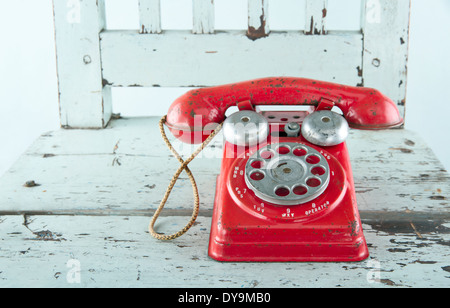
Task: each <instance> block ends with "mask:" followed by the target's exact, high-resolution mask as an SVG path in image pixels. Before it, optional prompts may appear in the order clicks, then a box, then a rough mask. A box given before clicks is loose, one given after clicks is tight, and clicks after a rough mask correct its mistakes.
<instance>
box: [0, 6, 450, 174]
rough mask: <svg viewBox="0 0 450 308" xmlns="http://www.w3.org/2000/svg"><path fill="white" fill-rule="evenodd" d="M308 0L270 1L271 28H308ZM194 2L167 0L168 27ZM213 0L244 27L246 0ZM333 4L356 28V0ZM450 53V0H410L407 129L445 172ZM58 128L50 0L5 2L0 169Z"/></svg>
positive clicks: (172, 93)
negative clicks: (418, 137) (305, 12)
mask: <svg viewBox="0 0 450 308" xmlns="http://www.w3.org/2000/svg"><path fill="white" fill-rule="evenodd" d="M56 1H62V0H56ZM303 1H304V0H272V1H271V2H270V4H269V14H270V15H269V18H270V27H271V29H274V30H276V29H279V30H282V29H288V30H289V29H298V28H303V27H304V24H305V21H304V17H303V16H302V14H301V13H300V14H298V13H297V12H302V8H303V5H304V2H303ZM393 1H395V0H393ZM190 3H191V1H189V0H162V7H161V9H162V18H163V19H162V27H163V29H177V28H178V29H180V28H181V29H189V28H190V27H191V23H192V12H191V4H190ZM215 4H216V29H245V28H246V25H247V19H246V18H247V17H246V1H243V0H215ZM107 5H108V6H107V10H108V13H109V14H110V15H109V16H110V18H109V19H108V28H110V29H114V28H126V29H137V28H138V15H137V14H138V13H137V0H107ZM284 5H288V6H290V10H289V12H291V14H290V15H286V14H283V13H282V10H281V8H282V7H283V6H284ZM329 6H330V7H329V10H328V12H329V14H328V19H327V24H328V26H329V28H330V29H358V27H359V20H358V19H359V6H360V1H359V0H329ZM171 13H172V14H171ZM230 16H232V18H230ZM387 48H388V47H387ZM449 57H450V1H449V0H431V1H427V0H412V15H411V35H410V52H409V64H408V85H407V87H408V90H407V91H408V92H407V100H406V128H407V129H409V130H413V131H416V132H418V133H420V135H421V136H422V137H423V139H425V140H426V142H427V143H428V145H429V146H431V148H432V149H433V151H434V152H435V153H436V155H437V156H438V157H439V159H440V160H441V161H442V163H443V164H444V166H445V167H446V169H447V170H450V145H449V142H450V137H449V133H450V120H449V119H450V60H449ZM187 90H188V89H186V88H183V89H132V91H133V92H129V91H130V90H127V89H115V90H114V93H113V95H114V96H113V104H114V112H116V113H121V114H122V116H134V115H140V116H142V115H162V114H164V113H165V111H166V110H167V108H168V106H169V105H170V103H171V102H172V101H173V100H174V99H175V98H176V97H177V96H179V95H180V94H182V93H184V92H185V91H187ZM150 102H157V104H152V103H150ZM58 128H59V109H58V90H57V79H56V63H55V47H54V29H53V11H52V1H51V0H0V175H1V174H2V173H3V172H5V171H6V170H7V169H8V168H9V167H10V166H11V165H12V164H13V163H14V161H15V160H16V159H17V158H18V156H19V155H20V154H22V153H23V152H24V151H25V150H26V149H27V147H28V146H29V145H30V144H31V143H32V142H33V141H34V140H35V139H36V138H37V137H38V136H39V135H41V134H42V133H44V132H47V131H51V130H55V129H58Z"/></svg>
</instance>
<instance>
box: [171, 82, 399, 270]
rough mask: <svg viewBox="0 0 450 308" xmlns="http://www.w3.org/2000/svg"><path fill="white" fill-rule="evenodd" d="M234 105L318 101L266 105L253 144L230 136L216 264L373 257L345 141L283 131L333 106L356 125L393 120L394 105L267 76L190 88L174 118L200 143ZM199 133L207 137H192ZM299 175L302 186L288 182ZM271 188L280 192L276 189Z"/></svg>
mask: <svg viewBox="0 0 450 308" xmlns="http://www.w3.org/2000/svg"><path fill="white" fill-rule="evenodd" d="M236 105H237V106H238V107H239V108H240V109H241V110H252V109H254V107H255V106H257V105H311V106H312V107H311V110H310V111H312V112H309V111H272V112H271V111H265V112H260V113H259V116H261V117H263V118H265V119H267V123H268V127H269V131H268V133H267V138H264V139H263V140H261V141H260V142H258V143H256V144H248V145H236V144H233V143H231V142H228V141H226V142H225V144H224V156H223V160H222V166H221V171H220V175H219V176H218V178H217V183H216V185H217V186H216V196H215V204H214V210H213V218H212V226H211V234H210V241H209V250H208V252H209V256H210V257H212V258H213V259H216V260H219V261H308V262H314V261H360V260H363V259H365V258H367V257H368V254H369V253H368V249H367V244H366V241H365V238H364V235H363V230H362V227H361V220H360V217H359V213H358V208H357V204H356V197H355V189H354V182H353V175H352V169H351V165H350V158H349V154H348V150H347V147H346V144H345V142H341V143H338V144H335V145H327V146H319V145H317V144H313V143H311V142H309V141H308V140H307V139H305V138H304V136H303V135H302V133H299V134H298V135H290V136H285V134H284V131H285V130H286V129H285V126H286V125H287V124H288V123H294V124H293V126H296V125H295V124H298V126H299V127H301V126H302V125H304V120H305V117H306V116H308V115H309V114H310V113H311V114H312V113H314V112H318V111H320V110H330V109H331V108H332V107H333V106H337V107H339V108H340V109H341V110H342V113H343V117H344V118H345V119H346V121H347V122H348V125H349V126H350V127H354V128H359V129H383V128H388V127H395V126H399V125H401V124H402V123H403V119H402V118H401V116H400V115H399V112H398V110H397V108H396V106H395V104H394V103H393V102H392V101H391V100H390V99H389V98H387V97H386V96H384V95H383V94H381V93H380V92H379V91H377V90H374V89H369V88H357V87H350V86H344V85H338V84H333V83H328V82H321V81H316V80H310V79H302V78H263V79H258V80H252V81H246V82H241V83H235V84H230V85H224V86H218V87H210V88H202V89H198V90H192V91H189V92H188V93H186V94H185V95H183V96H182V97H180V98H178V99H177V100H176V101H175V102H174V103H173V104H172V106H171V108H170V110H169V112H168V114H167V125H168V127H169V129H170V130H171V131H172V133H174V135H175V136H177V137H178V138H179V139H180V140H182V141H183V142H188V143H192V142H193V141H196V142H198V141H202V140H204V139H205V138H206V137H207V136H208V134H209V133H210V131H211V130H213V129H214V127H213V124H214V123H221V122H222V121H224V119H225V111H226V110H227V109H228V108H229V107H231V106H236ZM199 115H201V127H195V126H194V124H195V123H197V122H199V120H198V119H199V118H197V120H196V121H194V116H199ZM244 118H246V117H244ZM244 118H243V119H244ZM322 119H323V118H322ZM202 130H203V131H204V134H203V133H202V134H201V135H202V136H203V137H201V138H200V140H194V135H195V134H198V132H199V131H202ZM196 139H199V138H198V137H196ZM264 151H265V152H267V153H269V154H268V155H266V154H267V153H266V154H264ZM264 155H266V156H264ZM311 158H314V159H311ZM258 173H259V175H258ZM269 175H270V176H269ZM261 176H262V179H261ZM277 177H280V178H277ZM300 178H302V180H301V181H303V182H302V184H301V185H300V184H299V185H297V184H295V185H294V184H292V185H291V183H294V182H295V181H300ZM278 180H279V181H278ZM314 180H315V181H317V182H318V183H319V184H317V183H316V182H314ZM283 181H285V182H286V183H290V184H289V185H290V186H289V185H288V186H287V187H285V189H287V191H286V192H283V191H281V190H282V189H281V188H280V189H281V190H280V193H278V188H276V187H275V186H276V185H278V184H280V183H284V182H283ZM308 181H311V183H308ZM325 184H326V185H325ZM258 185H259V186H258ZM283 185H284V184H283ZM296 185H297V186H296ZM316 186H317V187H316ZM280 187H281V186H280ZM272 188H273V189H272ZM296 189H297V191H296ZM315 189H316V190H315ZM272 190H273V191H274V193H275V194H276V195H273V197H271V196H269V194H272ZM305 190H306V191H307V192H306V193H305ZM308 194H309V195H308ZM302 195H304V196H308V198H306V197H305V198H303V197H302ZM291 196H292V197H291ZM302 198H303V199H302ZM298 200H301V202H298V203H296V202H297V201H298Z"/></svg>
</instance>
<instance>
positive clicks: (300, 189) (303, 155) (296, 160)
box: [245, 142, 330, 205]
mask: <svg viewBox="0 0 450 308" xmlns="http://www.w3.org/2000/svg"><path fill="white" fill-rule="evenodd" d="M329 180H330V167H329V165H328V162H327V160H326V158H325V157H324V156H323V155H322V154H320V153H319V152H318V151H317V150H315V149H313V148H312V147H309V146H307V145H304V144H300V143H291V142H289V143H277V144H271V145H267V146H266V147H264V148H261V149H259V150H258V151H257V152H255V153H254V154H253V155H252V156H250V157H249V160H248V162H247V164H246V166H245V182H246V184H247V185H248V187H249V188H250V189H251V190H252V191H253V192H254V193H255V195H256V196H257V197H259V198H261V199H262V200H264V201H267V202H270V203H274V204H279V205H295V204H303V203H306V202H309V201H311V200H313V199H315V198H317V197H318V196H320V195H321V194H322V193H323V192H324V191H325V189H326V188H327V186H328V183H329Z"/></svg>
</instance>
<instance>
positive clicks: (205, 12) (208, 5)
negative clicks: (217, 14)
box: [192, 0, 214, 34]
mask: <svg viewBox="0 0 450 308" xmlns="http://www.w3.org/2000/svg"><path fill="white" fill-rule="evenodd" d="M192 5H193V8H192V9H193V16H194V19H193V27H192V32H193V33H195V34H208V33H214V0H193V3H192Z"/></svg>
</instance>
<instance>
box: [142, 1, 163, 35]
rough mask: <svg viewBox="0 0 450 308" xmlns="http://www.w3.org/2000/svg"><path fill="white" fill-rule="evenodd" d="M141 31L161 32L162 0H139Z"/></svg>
mask: <svg viewBox="0 0 450 308" xmlns="http://www.w3.org/2000/svg"><path fill="white" fill-rule="evenodd" d="M139 20H140V32H141V33H161V6H160V0H139Z"/></svg>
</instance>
